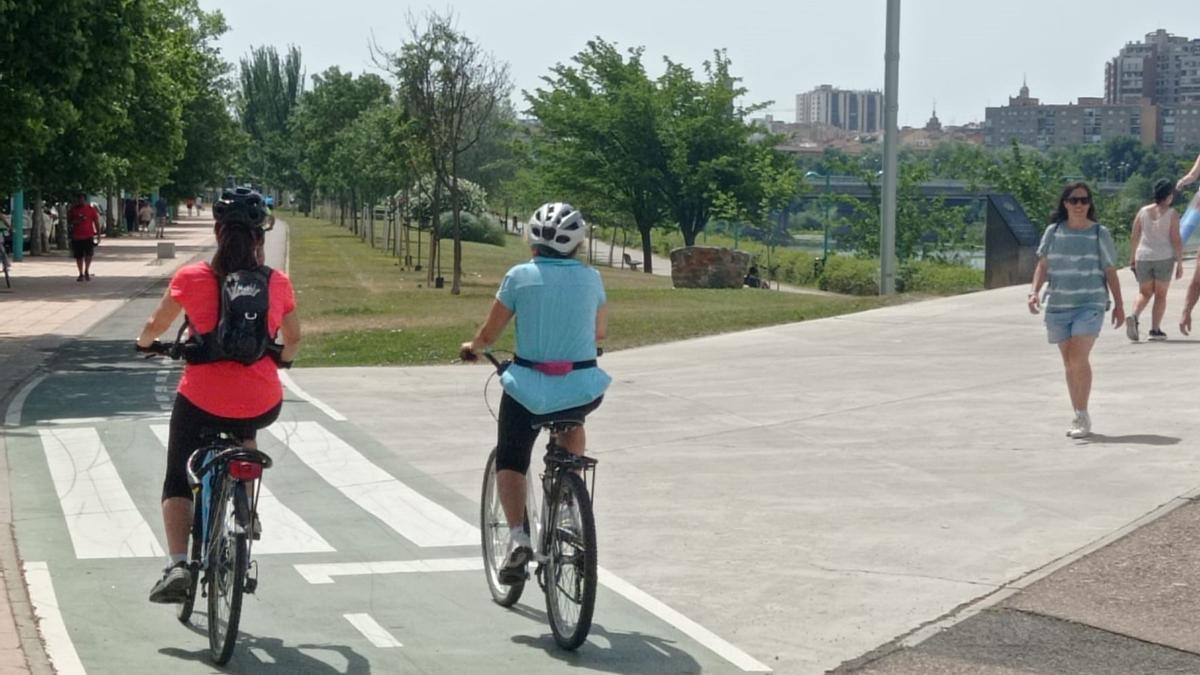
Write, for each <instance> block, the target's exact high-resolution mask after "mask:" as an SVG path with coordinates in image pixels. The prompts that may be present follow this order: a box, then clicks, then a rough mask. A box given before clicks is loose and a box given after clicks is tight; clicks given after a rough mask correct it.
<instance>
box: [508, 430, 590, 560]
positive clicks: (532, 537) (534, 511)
mask: <svg viewBox="0 0 1200 675" xmlns="http://www.w3.org/2000/svg"><path fill="white" fill-rule="evenodd" d="M542 461H543V464H544V468H543V470H542V472H541V473H539V474H537V480H536V481H535V480H534V479H533V478H534V477H533V476H527V477H526V480H525V492H526V498H525V504H526V507H525V510H526V512H527V517H528V520H529V521H530V522H529V541H530V543H531V544H532V545H533V559H534V561H535V562H537V563H539V564H542V563H545V562H546V558H547V551H549V549H550V528H548V527H546V523H548V522H550V507H551V503H550V495H552V494H553V493H554V488H555V486H556V484H557V483H558V481H559V480H561V476H562V474H563V473H565V472H567V471H577V472H580V473H581V474H582V477H583V480H584V483H586V484H587V486H588V494H589V495H591V496H592V499H593V500H594V499H595V496H596V471H595V469H596V464H597V461H596V460H595V459H593V458H591V457H587V456H584V455H574V454H571V453H570V452H569V451H568V450H567V449H566V448H564V447H562V446H561V445H559V444H558V431H557V430H556V429H555V428H554V426H553V425H551V426H550V441H549V442H548V443H546V454H545V456H544V457H543V458H542ZM535 484H536V485H535Z"/></svg>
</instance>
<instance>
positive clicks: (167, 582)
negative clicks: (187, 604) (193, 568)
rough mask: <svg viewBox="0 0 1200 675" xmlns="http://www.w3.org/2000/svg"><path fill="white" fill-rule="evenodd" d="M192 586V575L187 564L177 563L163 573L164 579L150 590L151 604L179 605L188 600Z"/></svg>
mask: <svg viewBox="0 0 1200 675" xmlns="http://www.w3.org/2000/svg"><path fill="white" fill-rule="evenodd" d="M191 585H192V573H191V572H190V571H188V568H187V563H182V562H180V563H175V564H174V565H171V566H170V567H168V568H167V569H166V570H164V571H163V577H162V578H161V579H159V580H158V583H156V584H154V588H152V589H150V602H159V603H163V604H168V605H169V604H177V603H180V602H183V601H184V600H187V593H188V588H190V587H191Z"/></svg>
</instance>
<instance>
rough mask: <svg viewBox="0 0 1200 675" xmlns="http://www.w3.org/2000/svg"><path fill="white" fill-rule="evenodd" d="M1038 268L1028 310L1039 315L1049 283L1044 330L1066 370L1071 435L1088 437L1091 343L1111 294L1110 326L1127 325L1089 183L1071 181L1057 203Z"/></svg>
mask: <svg viewBox="0 0 1200 675" xmlns="http://www.w3.org/2000/svg"><path fill="white" fill-rule="evenodd" d="M1037 254H1038V264H1037V268H1036V269H1035V270H1034V272H1033V288H1032V289H1031V290H1030V292H1029V297H1028V300H1027V302H1028V305H1029V311H1030V312H1033V313H1034V314H1037V313H1038V310H1039V309H1040V308H1041V304H1042V300H1041V297H1040V293H1041V290H1042V285H1043V284H1045V283H1046V282H1047V281H1049V294H1048V295H1047V297H1046V300H1045V310H1046V332H1047V336H1048V337H1049V340H1050V342H1051V343H1053V344H1056V345H1058V350H1059V352H1060V353H1061V354H1062V359H1063V365H1064V366H1065V368H1066V371H1067V391H1068V393H1069V394H1070V396H1071V406H1072V407H1073V408H1074V409H1075V419H1074V420H1073V421H1072V423H1071V427H1070V429H1068V430H1067V435H1068V436H1070V437H1071V438H1085V437H1086V436H1088V435H1090V434H1091V432H1092V419H1091V417H1090V416H1089V414H1088V398H1089V396H1090V395H1091V392H1092V365H1091V362H1090V361H1089V356H1090V354H1091V351H1092V345H1093V344H1095V342H1096V338H1097V337H1099V335H1100V329H1101V328H1102V327H1103V325H1104V312H1105V310H1106V309H1107V308H1108V304H1109V293H1110V292H1111V293H1112V301H1113V305H1112V307H1113V313H1112V324H1113V327H1114V328H1120V327H1121V325H1122V324H1123V323H1125V308H1124V303H1123V301H1122V300H1121V284H1120V282H1118V280H1117V263H1116V260H1117V252H1116V247H1115V246H1114V245H1113V239H1112V234H1110V233H1109V231H1108V228H1106V227H1104V226H1103V225H1101V224H1099V223H1097V222H1096V205H1095V203H1094V200H1093V199H1092V191H1091V188H1089V187H1088V186H1087V183H1083V182H1078V183H1071V184H1070V185H1068V186H1067V187H1066V188H1065V189H1063V192H1062V195H1061V196H1060V197H1059V199H1058V207H1057V208H1056V209H1055V212H1054V215H1053V217H1052V218H1051V223H1050V225H1049V227H1047V228H1046V232H1045V233H1044V234H1043V235H1042V243H1041V245H1040V246H1038V250H1037Z"/></svg>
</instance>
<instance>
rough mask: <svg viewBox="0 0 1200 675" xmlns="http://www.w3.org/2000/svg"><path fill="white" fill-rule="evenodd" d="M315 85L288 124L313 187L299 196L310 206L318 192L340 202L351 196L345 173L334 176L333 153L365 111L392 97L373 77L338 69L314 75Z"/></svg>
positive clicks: (305, 181) (305, 179)
mask: <svg viewBox="0 0 1200 675" xmlns="http://www.w3.org/2000/svg"><path fill="white" fill-rule="evenodd" d="M312 84H313V86H312V89H310V90H308V91H306V92H305V93H304V94H303V96H302V97H301V100H300V105H299V107H298V108H297V109H296V110H295V113H294V114H293V115H292V117H291V119H290V121H289V129H290V131H291V138H292V139H293V142H294V143H296V144H298V146H299V148H300V161H299V171H300V175H301V177H302V178H303V181H302V182H303V184H304V186H305V187H307V188H310V190H309V191H306V192H305V193H304V194H301V195H300V197H301V199H302V200H303V201H304V203H305V204H308V205H310V206H311V201H312V198H313V194H312V193H313V191H321V192H323V193H325V194H327V195H333V196H336V197H337V199H338V200H339V201H345V200H346V199H348V198H349V195H348V191H351V190H353V189H354V184H353V183H346V182H345V181H344V180H343V179H344V178H345V176H344V175H341V173H338V175H336V176H335V172H337V171H338V169H335V163H334V161H333V155H334V153H335V150H336V149H337V147H338V143H339V140H338V135H339V133H341V132H343V131H345V130H346V129H349V128H350V127H351V126H353V125H354V123H355V122H356V120H358V118H359V117H360V116H361V115H363V114H364V112H366V111H367V110H369V109H373V108H375V107H378V106H380V105H381V104H384V103H387V102H388V101H389V100H390V99H391V87H389V86H388V84H387V82H384V80H383V78H381V77H379V76H378V75H375V74H373V73H369V74H363V75H359V76H358V77H354V76H353V75H351V74H350V73H344V72H342V71H341V70H340V69H339V68H337V67H333V68H329V69H328V70H326V71H325V72H323V73H321V74H319V75H314V76H313V78H312ZM351 168H352V167H351Z"/></svg>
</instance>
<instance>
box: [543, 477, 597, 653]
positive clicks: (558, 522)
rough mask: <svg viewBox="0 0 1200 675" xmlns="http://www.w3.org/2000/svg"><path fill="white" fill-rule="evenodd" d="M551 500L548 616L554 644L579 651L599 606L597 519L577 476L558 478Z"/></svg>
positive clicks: (546, 579) (547, 591) (581, 482)
mask: <svg viewBox="0 0 1200 675" xmlns="http://www.w3.org/2000/svg"><path fill="white" fill-rule="evenodd" d="M551 498H552V499H553V500H554V501H553V502H551V507H550V522H548V523H547V524H546V526H547V527H548V528H549V529H550V531H549V533H548V534H547V539H548V541H549V547H548V550H547V552H546V566H545V569H544V570H543V573H544V574H545V582H546V613H547V615H549V617H550V630H551V631H552V632H553V633H554V641H555V642H557V643H558V645H559V646H560V647H562V648H563V649H575V648H576V647H578V646H579V645H581V644H583V641H584V640H586V639H587V636H588V631H590V630H591V628H592V611H593V610H594V609H595V608H596V521H595V518H594V516H593V514H592V499H591V497H590V496H589V495H588V491H587V486H586V484H584V482H583V479H582V478H580V477H579V476H577V475H575V474H574V473H570V472H564V473H563V474H562V475H560V476H559V479H558V484H557V485H556V486H555V489H554V494H553V495H552V496H551Z"/></svg>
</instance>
